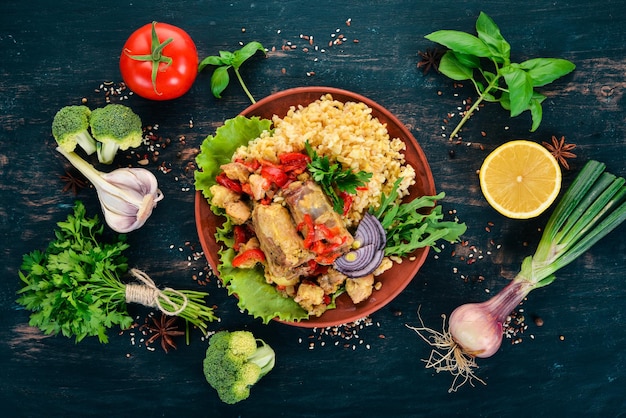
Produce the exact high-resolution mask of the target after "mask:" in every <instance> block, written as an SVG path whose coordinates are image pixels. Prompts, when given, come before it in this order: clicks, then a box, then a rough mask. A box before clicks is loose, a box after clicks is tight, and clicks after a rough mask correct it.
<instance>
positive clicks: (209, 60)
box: [198, 55, 228, 71]
mask: <svg viewBox="0 0 626 418" xmlns="http://www.w3.org/2000/svg"><path fill="white" fill-rule="evenodd" d="M207 65H218V66H220V65H228V64H227V63H225V62H224V60H223V59H222V58H221V57H216V56H215V55H211V56H210V57H206V58H205V59H203V60H202V61H200V64H198V71H202V70H204V68H205V67H206V66H207Z"/></svg>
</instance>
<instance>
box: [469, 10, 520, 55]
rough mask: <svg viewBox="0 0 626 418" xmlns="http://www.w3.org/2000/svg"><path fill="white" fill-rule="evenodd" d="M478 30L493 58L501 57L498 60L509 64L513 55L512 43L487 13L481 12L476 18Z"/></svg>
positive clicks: (479, 36)
mask: <svg viewBox="0 0 626 418" xmlns="http://www.w3.org/2000/svg"><path fill="white" fill-rule="evenodd" d="M476 32H477V34H478V38H480V39H481V40H482V41H483V42H484V43H485V44H486V45H487V47H488V48H489V50H490V51H491V55H492V56H493V58H500V60H497V61H498V62H500V63H504V64H507V65H508V63H509V62H510V61H509V58H510V56H511V45H509V43H508V42H507V41H506V40H505V39H504V37H503V36H502V34H501V33H500V28H498V25H496V23H495V22H494V21H493V19H491V18H490V17H489V16H487V15H486V14H485V13H483V12H480V15H479V16H478V19H477V20H476Z"/></svg>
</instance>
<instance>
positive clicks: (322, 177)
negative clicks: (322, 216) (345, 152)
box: [304, 141, 372, 213]
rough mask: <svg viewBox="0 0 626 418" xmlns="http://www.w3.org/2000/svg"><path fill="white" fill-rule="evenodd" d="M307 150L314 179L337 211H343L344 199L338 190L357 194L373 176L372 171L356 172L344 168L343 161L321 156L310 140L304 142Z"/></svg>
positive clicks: (309, 168) (310, 171)
mask: <svg viewBox="0 0 626 418" xmlns="http://www.w3.org/2000/svg"><path fill="white" fill-rule="evenodd" d="M304 146H305V148H306V152H307V154H308V156H309V157H311V162H310V163H309V164H308V166H307V168H308V170H309V173H311V176H312V177H313V180H315V181H316V182H317V183H318V184H319V185H320V187H321V188H322V190H323V191H324V193H326V195H327V196H328V197H329V198H330V200H331V201H332V203H333V209H334V210H335V212H337V213H343V209H344V200H343V199H342V198H341V197H340V196H339V194H338V193H337V192H340V193H341V192H343V193H347V194H355V193H356V192H357V188H358V187H362V186H365V184H367V182H368V181H369V180H370V178H372V173H368V172H367V171H359V172H354V171H352V170H350V169H346V170H344V169H343V167H342V165H341V163H339V162H334V163H331V162H330V159H329V158H328V157H327V156H319V155H318V154H317V152H315V150H314V149H313V148H312V147H311V145H310V144H309V142H308V141H307V142H305V144H304Z"/></svg>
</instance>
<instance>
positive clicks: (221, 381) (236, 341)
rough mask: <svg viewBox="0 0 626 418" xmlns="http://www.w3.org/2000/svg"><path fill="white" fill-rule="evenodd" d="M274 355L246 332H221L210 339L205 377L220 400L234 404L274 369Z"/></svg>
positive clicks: (262, 343) (205, 362)
mask: <svg viewBox="0 0 626 418" xmlns="http://www.w3.org/2000/svg"><path fill="white" fill-rule="evenodd" d="M275 357H276V356H275V353H274V350H273V349H272V348H271V347H270V346H269V345H267V344H266V343H265V342H264V341H263V340H259V339H256V338H255V337H254V335H253V334H252V333H251V332H249V331H232V332H229V331H220V332H217V333H215V334H214V335H213V336H212V337H211V339H210V340H209V347H208V348H207V350H206V357H205V358H204V362H203V368H204V376H205V377H206V380H207V382H209V384H210V385H211V387H213V388H214V389H215V390H216V391H217V394H218V396H219V397H220V399H221V400H222V402H224V403H228V404H234V403H237V402H239V401H242V400H244V399H247V398H248V397H249V396H250V388H251V387H252V386H253V385H254V384H256V383H257V382H258V381H259V379H261V378H262V377H263V376H265V375H266V374H267V373H269V371H270V370H272V369H273V368H274V364H275V361H276V360H275Z"/></svg>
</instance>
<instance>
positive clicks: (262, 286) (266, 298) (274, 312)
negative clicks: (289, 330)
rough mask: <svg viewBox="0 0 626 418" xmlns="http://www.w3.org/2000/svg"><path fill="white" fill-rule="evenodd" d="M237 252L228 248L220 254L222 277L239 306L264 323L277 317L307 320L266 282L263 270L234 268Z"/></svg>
mask: <svg viewBox="0 0 626 418" xmlns="http://www.w3.org/2000/svg"><path fill="white" fill-rule="evenodd" d="M234 256H235V251H234V250H233V249H232V248H225V249H223V250H222V251H220V265H219V267H218V270H219V273H220V278H221V279H222V282H223V283H224V284H225V285H226V288H227V289H228V294H230V295H233V294H234V295H236V296H237V299H238V302H237V306H239V308H240V309H242V310H244V311H247V312H248V313H249V314H250V315H252V316H253V317H255V318H260V319H261V320H262V321H263V323H264V324H267V323H268V322H269V321H271V320H272V319H275V318H278V319H280V320H282V321H300V320H302V319H307V318H308V314H307V312H306V311H305V310H304V309H303V308H302V307H301V306H300V305H298V303H296V302H295V301H294V300H293V299H291V298H288V297H286V296H284V295H282V294H281V293H280V292H279V291H278V290H276V288H275V287H274V286H272V285H271V284H269V283H267V282H266V281H265V276H264V274H263V268H262V267H259V266H257V267H255V268H252V269H241V268H233V267H232V260H233V257H234Z"/></svg>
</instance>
